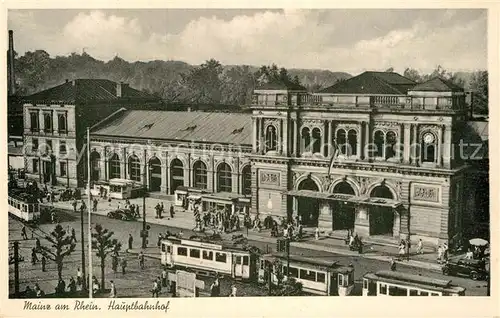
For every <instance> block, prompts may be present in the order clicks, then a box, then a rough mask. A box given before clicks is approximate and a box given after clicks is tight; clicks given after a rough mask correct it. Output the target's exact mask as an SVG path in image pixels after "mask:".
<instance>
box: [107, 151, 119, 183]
mask: <svg viewBox="0 0 500 318" xmlns="http://www.w3.org/2000/svg"><path fill="white" fill-rule="evenodd" d="M120 177H121V171H120V157H118V155H117V154H116V153H115V154H113V156H111V159H109V178H110V179H116V178H120Z"/></svg>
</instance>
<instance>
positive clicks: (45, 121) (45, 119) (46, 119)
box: [43, 113, 52, 132]
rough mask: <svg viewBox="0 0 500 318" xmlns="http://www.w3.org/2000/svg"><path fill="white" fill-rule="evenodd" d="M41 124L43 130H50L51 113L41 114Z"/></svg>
mask: <svg viewBox="0 0 500 318" xmlns="http://www.w3.org/2000/svg"><path fill="white" fill-rule="evenodd" d="M43 126H44V128H43V129H44V130H45V132H52V113H45V114H44V115H43Z"/></svg>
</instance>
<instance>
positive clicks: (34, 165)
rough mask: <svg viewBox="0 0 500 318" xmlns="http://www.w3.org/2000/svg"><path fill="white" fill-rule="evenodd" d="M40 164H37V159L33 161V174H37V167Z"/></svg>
mask: <svg viewBox="0 0 500 318" xmlns="http://www.w3.org/2000/svg"><path fill="white" fill-rule="evenodd" d="M39 164H40V163H39V162H38V159H33V172H34V173H37V172H38V165H39Z"/></svg>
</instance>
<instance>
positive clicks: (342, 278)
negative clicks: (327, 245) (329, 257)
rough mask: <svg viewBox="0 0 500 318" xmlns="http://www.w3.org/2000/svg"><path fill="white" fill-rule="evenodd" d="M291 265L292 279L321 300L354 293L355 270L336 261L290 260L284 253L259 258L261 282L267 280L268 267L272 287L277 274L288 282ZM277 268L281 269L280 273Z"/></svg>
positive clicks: (300, 258) (298, 257) (291, 256)
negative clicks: (319, 296)
mask: <svg viewBox="0 0 500 318" xmlns="http://www.w3.org/2000/svg"><path fill="white" fill-rule="evenodd" d="M288 262H289V264H290V265H289V271H288V273H289V276H290V277H293V278H294V279H295V280H296V281H297V282H299V283H301V284H302V290H303V291H304V292H307V293H311V294H317V295H322V296H348V295H350V294H351V292H352V290H353V289H354V267H353V266H343V265H339V264H338V263H337V262H336V261H335V262H329V261H326V260H321V259H314V258H306V257H303V256H298V255H290V256H289V258H288V257H287V255H286V254H285V253H272V254H265V255H262V256H261V257H260V264H259V280H260V281H261V282H264V281H266V280H267V279H268V276H267V275H268V274H267V272H268V270H267V268H269V265H271V267H270V268H272V278H271V280H272V282H273V283H276V282H277V280H278V278H277V276H276V272H277V271H278V270H279V271H280V272H281V273H283V279H284V280H286V279H287V275H286V274H285V273H286V272H287V264H288ZM276 264H278V265H276ZM276 266H281V267H282V268H280V269H277V268H276Z"/></svg>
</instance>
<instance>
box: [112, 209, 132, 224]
mask: <svg viewBox="0 0 500 318" xmlns="http://www.w3.org/2000/svg"><path fill="white" fill-rule="evenodd" d="M108 218H110V219H117V220H123V221H134V220H135V219H136V218H135V216H134V214H133V213H132V212H130V211H129V210H122V209H119V210H114V211H110V212H108Z"/></svg>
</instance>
